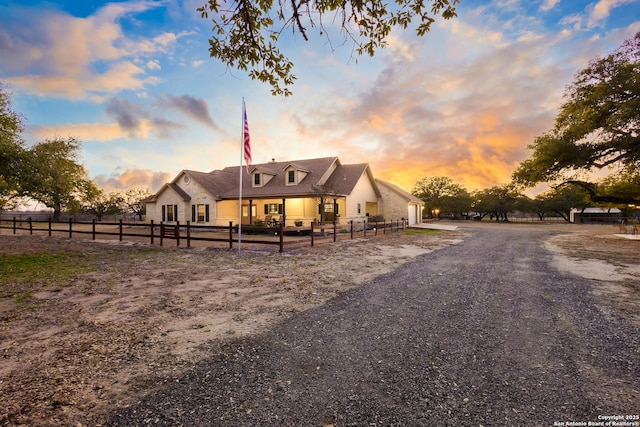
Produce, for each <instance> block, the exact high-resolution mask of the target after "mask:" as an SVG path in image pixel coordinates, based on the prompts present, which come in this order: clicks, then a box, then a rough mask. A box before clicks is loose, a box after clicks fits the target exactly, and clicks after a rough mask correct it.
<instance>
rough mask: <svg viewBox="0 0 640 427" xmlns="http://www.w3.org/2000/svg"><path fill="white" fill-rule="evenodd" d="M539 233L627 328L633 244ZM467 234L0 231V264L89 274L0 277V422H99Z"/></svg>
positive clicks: (605, 233)
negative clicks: (175, 242)
mask: <svg viewBox="0 0 640 427" xmlns="http://www.w3.org/2000/svg"><path fill="white" fill-rule="evenodd" d="M474 226H497V227H499V226H509V225H503V224H490V225H484V224H482V225H480V224H478V225H475V224H474ZM511 226H515V225H511ZM539 227H545V228H544V230H547V231H548V230H552V229H553V230H554V231H558V232H559V233H560V234H558V235H556V236H554V237H552V238H551V239H549V240H548V242H547V244H548V248H549V249H550V250H552V251H553V252H554V254H555V260H556V266H557V268H560V269H567V270H570V271H572V272H574V273H577V274H581V275H583V276H584V277H589V278H592V279H596V280H595V281H594V283H595V284H596V286H595V287H594V289H593V291H594V292H595V293H596V294H597V295H600V296H602V301H603V304H607V305H610V306H611V307H613V308H615V309H617V310H619V311H620V312H621V313H623V314H625V315H626V316H628V317H629V318H630V319H631V320H632V321H634V322H635V323H636V325H637V326H638V327H640V316H638V313H640V310H639V309H640V283H639V281H638V279H637V278H638V277H639V276H640V269H639V266H640V262H639V261H640V241H638V240H627V239H623V238H620V237H616V236H615V235H614V233H616V231H617V229H616V228H614V227H608V226H590V227H579V226H548V227H546V226H539ZM468 232H470V231H469V230H462V231H456V232H442V233H437V234H431V235H413V236H411V235H403V234H402V233H392V234H387V235H384V236H378V237H370V238H367V239H356V240H353V241H342V242H339V243H335V244H334V243H326V244H322V245H319V246H316V247H314V248H309V247H299V248H291V249H289V248H288V249H287V251H286V252H285V253H283V254H279V253H274V252H273V251H271V250H269V251H267V250H264V251H263V250H256V249H253V248H251V249H245V250H243V252H242V254H241V255H240V256H238V254H237V252H236V251H229V250H226V249H207V248H195V249H167V248H165V249H160V248H157V247H156V248H153V247H149V246H148V245H144V244H133V245H132V244H123V243H116V242H107V241H101V242H92V241H84V240H67V239H59V238H45V237H38V236H10V235H0V255H1V254H10V253H40V252H44V253H66V254H73V255H74V257H77V259H78V262H79V263H86V264H89V265H90V267H91V268H90V269H91V271H90V272H88V273H84V274H81V275H79V276H78V277H76V278H75V279H73V280H72V281H71V282H70V283H64V284H61V283H47V281H43V283H29V284H26V285H20V286H18V285H16V284H15V283H8V282H7V281H6V280H4V279H3V278H2V277H0V357H1V358H2V363H1V364H0V395H2V396H3V403H4V405H3V408H2V409H0V424H5V425H19V424H29V425H85V424H90V425H96V424H99V423H100V420H101V419H102V417H103V416H104V415H105V414H106V413H107V412H108V411H110V410H113V409H114V408H117V407H122V406H127V405H129V404H131V403H132V402H134V401H136V400H137V399H139V398H140V396H142V395H144V394H146V393H149V392H151V391H153V390H155V389H158V388H160V387H162V386H163V385H164V384H166V383H167V382H170V381H176V380H177V379H178V378H179V377H180V376H181V374H183V373H184V372H185V371H186V370H187V369H189V368H190V367H191V366H193V365H194V364H195V363H197V362H198V361H200V360H202V359H203V358H204V357H207V356H210V355H211V353H212V352H215V351H216V349H217V348H218V347H219V345H220V344H221V343H223V342H225V341H228V340H231V339H234V338H237V337H242V336H247V335H251V334H258V333H260V332H262V331H265V330H266V329H268V328H269V327H271V326H272V325H274V324H275V323H277V322H279V321H281V320H282V319H284V318H286V317H288V316H291V315H293V314H295V313H297V312H300V311H303V310H306V309H308V308H310V307H314V306H317V305H319V304H322V303H324V302H325V301H327V300H329V299H331V298H332V297H334V296H336V295H337V294H339V293H340V292H343V291H345V290H348V289H351V288H353V287H356V286H361V285H363V284H366V283H368V282H369V281H370V280H371V279H373V278H374V277H376V276H378V275H380V274H383V273H386V272H388V271H391V270H393V269H395V268H397V267H398V266H399V265H401V264H402V263H404V262H407V261H409V260H411V259H413V258H414V257H415V256H417V255H419V254H423V253H426V252H429V251H432V250H436V249H438V248H441V247H444V246H447V245H451V244H456V243H459V242H460V241H461V239H464V237H465V235H466V234H467V233H468Z"/></svg>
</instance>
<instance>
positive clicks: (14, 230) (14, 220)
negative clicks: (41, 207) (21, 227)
mask: <svg viewBox="0 0 640 427" xmlns="http://www.w3.org/2000/svg"><path fill="white" fill-rule="evenodd" d="M13 234H16V217H15V216H14V217H13Z"/></svg>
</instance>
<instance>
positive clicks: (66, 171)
mask: <svg viewBox="0 0 640 427" xmlns="http://www.w3.org/2000/svg"><path fill="white" fill-rule="evenodd" d="M23 131H24V124H23V117H22V116H21V115H20V114H18V113H16V112H14V111H13V109H12V107H11V98H10V95H9V93H8V91H7V90H6V89H5V87H4V85H3V84H2V83H0V212H2V211H5V210H10V209H14V208H16V207H17V206H19V205H20V204H22V203H24V202H25V201H27V200H32V201H36V202H40V203H42V204H43V205H45V206H46V207H48V208H51V209H53V219H54V220H59V219H60V215H61V213H62V212H63V211H64V212H68V213H77V212H88V213H93V214H95V215H96V217H97V218H98V219H102V216H103V215H105V214H115V213H133V214H136V215H138V217H139V218H142V216H143V215H144V213H145V212H144V208H145V207H144V204H143V203H141V200H143V199H144V198H146V197H148V196H149V195H151V191H150V190H149V189H146V188H132V189H129V190H126V191H114V192H111V193H108V194H107V193H106V192H105V191H104V190H101V189H99V188H98V186H97V185H96V183H95V182H94V181H92V180H91V179H90V178H89V176H88V174H87V171H86V169H85V168H84V166H82V164H81V163H80V158H79V157H80V148H81V146H80V142H79V141H78V140H77V139H75V138H73V137H68V138H60V137H55V138H51V139H45V140H44V141H41V142H39V143H37V144H35V145H33V146H32V147H27V146H26V143H25V141H24V139H23V138H22V132H23Z"/></svg>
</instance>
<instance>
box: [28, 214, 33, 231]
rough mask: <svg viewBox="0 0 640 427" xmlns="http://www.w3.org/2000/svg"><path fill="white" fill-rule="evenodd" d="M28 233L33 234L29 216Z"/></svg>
mask: <svg viewBox="0 0 640 427" xmlns="http://www.w3.org/2000/svg"><path fill="white" fill-rule="evenodd" d="M29 234H33V224H32V223H31V217H29Z"/></svg>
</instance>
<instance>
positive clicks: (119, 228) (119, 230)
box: [118, 218, 122, 242]
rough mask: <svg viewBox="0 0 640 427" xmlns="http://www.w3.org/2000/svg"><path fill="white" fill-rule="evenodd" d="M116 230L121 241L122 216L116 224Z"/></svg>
mask: <svg viewBox="0 0 640 427" xmlns="http://www.w3.org/2000/svg"><path fill="white" fill-rule="evenodd" d="M118 232H119V234H118V237H119V239H120V241H121V242H122V218H120V224H118Z"/></svg>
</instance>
